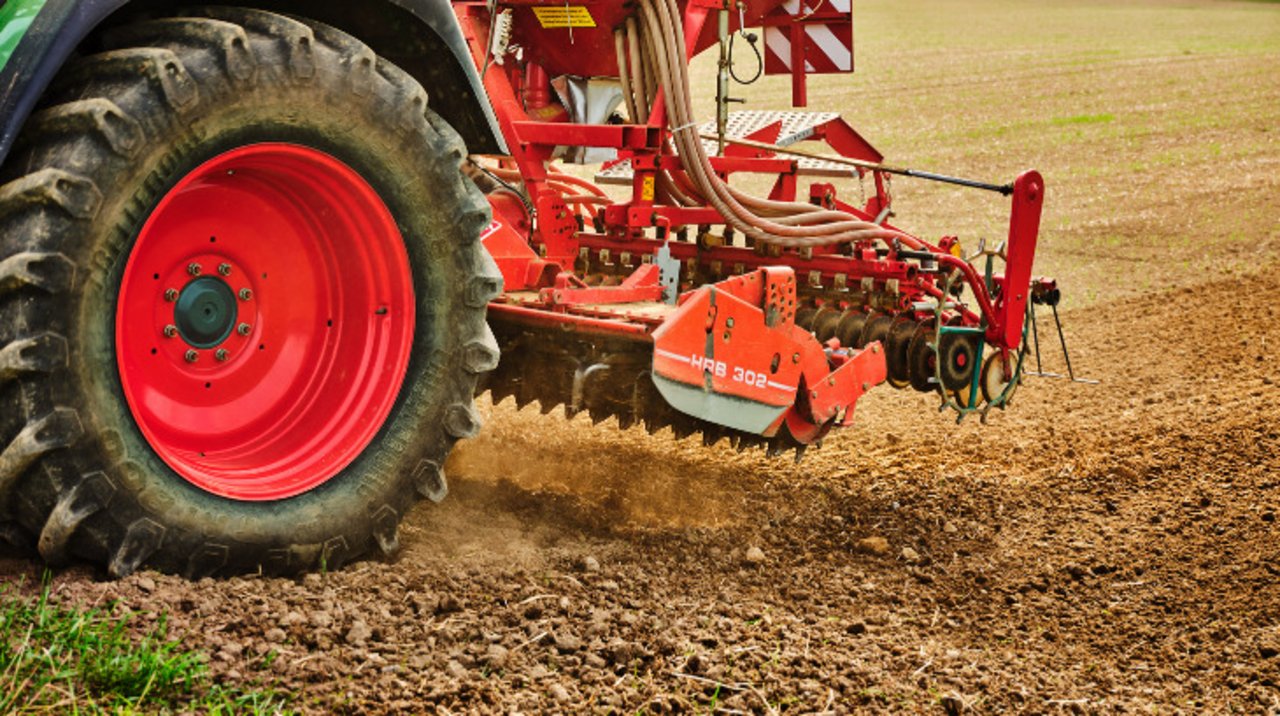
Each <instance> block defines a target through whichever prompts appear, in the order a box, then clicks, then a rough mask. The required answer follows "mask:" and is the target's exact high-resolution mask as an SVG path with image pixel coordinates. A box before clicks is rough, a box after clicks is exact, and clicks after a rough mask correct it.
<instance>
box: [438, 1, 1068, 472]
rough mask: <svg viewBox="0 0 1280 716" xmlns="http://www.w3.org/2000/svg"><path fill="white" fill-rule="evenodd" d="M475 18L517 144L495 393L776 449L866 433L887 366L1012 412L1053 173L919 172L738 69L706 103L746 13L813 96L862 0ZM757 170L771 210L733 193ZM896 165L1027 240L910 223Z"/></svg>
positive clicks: (491, 171) (839, 63)
mask: <svg viewBox="0 0 1280 716" xmlns="http://www.w3.org/2000/svg"><path fill="white" fill-rule="evenodd" d="M454 7H455V11H456V12H457V15H458V17H459V20H460V22H461V24H462V27H463V32H464V35H465V37H466V38H467V40H468V43H469V45H470V47H471V50H472V53H473V56H474V60H475V62H476V64H477V66H478V67H480V68H481V69H482V71H483V78H484V83H485V88H486V90H487V92H488V94H489V97H490V98H491V100H492V101H493V105H494V108H495V111H496V112H497V116H498V121H499V123H500V125H501V127H502V129H503V134H504V136H505V137H506V140H507V146H508V149H509V151H510V154H509V155H506V156H501V157H495V158H493V160H494V161H487V160H484V159H477V166H478V169H479V173H480V174H482V175H488V177H489V178H490V179H491V180H492V181H490V182H488V184H487V186H488V187H489V188H490V192H489V194H488V196H489V200H490V202H491V204H492V205H493V210H494V221H493V224H492V225H491V226H490V227H489V228H488V229H486V231H485V234H484V241H485V245H486V247H487V248H488V250H489V253H490V254H491V255H492V256H493V258H494V259H495V260H496V261H497V263H498V266H499V267H500V269H501V271H502V275H503V280H504V285H505V290H504V293H503V295H502V296H500V297H499V298H498V299H497V300H495V301H494V302H493V303H492V304H491V305H490V309H489V318H490V322H491V324H492V325H493V327H494V331H495V333H496V334H497V336H498V339H499V341H500V343H501V345H502V352H503V359H502V362H501V365H499V367H498V369H497V370H496V371H495V372H494V373H493V375H492V376H491V378H490V381H489V383H488V387H489V389H490V390H491V391H492V392H493V394H494V396H495V398H497V399H502V398H505V397H507V396H514V397H515V399H516V401H517V403H518V404H521V405H523V404H526V403H528V402H531V401H535V400H536V401H538V402H539V403H540V404H541V405H542V407H543V408H544V409H547V410H549V409H550V408H552V407H554V406H556V405H558V404H563V405H564V406H565V410H566V412H567V413H568V414H570V415H572V414H574V413H577V412H580V411H585V412H587V413H589V414H590V415H591V416H592V417H593V418H595V419H597V420H598V419H603V418H605V417H609V416H613V417H616V418H617V419H618V420H619V421H620V422H621V423H622V424H623V425H624V426H625V425H631V424H635V423H644V424H645V425H646V426H647V427H649V428H650V429H656V428H661V427H665V426H668V425H670V426H671V427H672V428H673V429H674V430H675V431H676V433H677V434H678V435H687V434H690V433H693V432H701V433H702V434H703V436H704V438H705V439H706V441H707V442H708V443H712V442H715V441H716V440H717V439H719V438H721V437H728V438H730V439H731V440H733V441H734V442H735V444H737V445H740V446H741V445H752V444H760V445H764V446H767V447H768V449H769V450H771V451H778V450H780V449H784V448H793V447H794V448H798V449H803V448H804V446H806V445H809V444H811V443H813V442H814V441H816V440H819V439H821V438H822V436H823V435H825V434H826V433H827V431H829V430H830V429H831V428H832V427H834V426H838V425H847V424H848V423H849V422H850V421H851V420H852V418H853V411H854V404H855V403H856V401H857V400H858V398H859V397H860V396H862V395H863V394H864V393H866V392H867V391H868V390H869V389H870V388H871V387H872V386H874V385H877V384H879V383H881V382H884V381H886V380H887V381H888V382H889V383H890V384H891V385H894V386H895V387H899V388H902V387H907V386H911V387H913V388H915V389H917V390H921V391H928V392H937V393H938V394H939V395H940V396H941V400H942V402H943V405H944V406H949V407H951V408H953V409H955V410H956V411H958V412H959V413H960V415H961V416H963V415H965V414H968V413H972V412H978V413H980V414H981V415H982V416H983V417H984V418H985V416H986V412H987V410H988V409H989V408H991V407H993V406H995V407H1004V406H1005V405H1006V404H1007V403H1008V401H1009V398H1010V395H1011V393H1012V392H1013V389H1014V388H1015V386H1016V384H1017V382H1018V381H1017V378H1018V377H1019V375H1020V372H1021V363H1022V356H1023V353H1022V350H1021V349H1022V348H1023V347H1024V345H1025V344H1024V342H1023V340H1022V339H1023V335H1022V334H1023V328H1024V317H1025V316H1026V314H1027V311H1028V303H1029V300H1030V298H1031V295H1032V291H1033V288H1035V286H1033V283H1032V278H1031V266H1032V259H1033V255H1034V252H1035V244H1036V237H1037V232H1038V228H1039V222H1040V211H1041V204H1042V199H1043V195H1044V185H1043V182H1042V180H1041V179H1040V176H1039V175H1038V174H1036V173H1035V172H1027V173H1025V174H1023V175H1022V176H1020V177H1018V178H1017V179H1016V180H1015V181H1014V182H1013V183H1011V184H1009V185H1004V186H994V185H989V184H984V183H981V182H972V181H967V180H960V179H954V178H951V177H943V176H938V175H933V174H927V173H922V172H913V171H910V170H903V169H897V168H893V167H889V166H886V165H884V164H883V163H882V160H883V157H882V156H881V155H880V153H879V152H877V151H876V150H875V149H874V148H873V147H872V146H871V144H870V143H869V142H868V141H866V140H865V139H863V137H862V136H861V135H860V134H858V132H857V131H856V130H854V129H853V128H852V127H850V126H849V125H848V124H847V123H845V122H844V121H843V120H842V119H841V118H840V117H839V115H837V114H835V113H831V112H760V111H741V112H733V113H730V112H728V111H727V106H728V104H729V99H728V97H727V93H726V91H725V87H726V86H727V78H728V76H729V71H730V69H731V68H730V67H729V66H728V62H727V61H724V62H722V63H721V74H722V77H721V78H720V79H721V81H720V82H719V84H718V86H719V88H720V90H719V97H718V100H719V101H718V102H717V107H718V109H719V111H718V113H717V114H718V116H717V118H716V120H715V121H709V122H706V123H705V124H703V123H700V122H699V121H698V120H697V119H696V118H695V117H694V116H693V111H692V101H691V97H690V91H689V79H688V64H689V63H688V61H689V59H690V58H691V57H692V56H693V55H695V54H697V53H698V52H700V51H702V50H705V49H707V48H710V47H713V46H716V45H720V46H721V50H722V55H721V57H722V59H725V60H727V59H728V52H729V51H728V43H729V41H730V39H731V38H733V37H734V35H735V34H736V35H737V36H738V37H740V38H741V37H745V32H744V28H745V27H754V26H764V27H765V39H766V48H765V50H766V59H765V68H766V69H767V70H768V71H770V72H788V73H790V74H791V76H792V83H793V100H794V101H795V102H796V103H797V104H803V103H804V98H805V77H806V74H809V73H813V72H847V71H851V70H852V20H851V17H850V12H849V6H848V3H844V4H843V5H841V4H839V3H829V2H819V3H816V5H814V7H809V6H808V5H804V4H802V3H800V2H798V1H797V0H793V1H792V2H789V3H784V4H778V3H775V2H768V1H767V0H756V1H753V2H744V3H738V4H736V5H731V6H726V5H725V4H724V3H719V2H709V1H706V0H689V2H687V3H683V4H679V3H676V2H674V0H643V1H642V2H640V3H638V4H635V5H633V4H630V3H626V4H624V3H609V2H598V3H585V4H578V5H570V6H564V5H555V4H548V3H542V2H519V1H518V0H517V1H515V2H501V3H498V4H497V5H496V6H492V5H489V4H486V3H455V5H454ZM750 39H751V40H754V39H755V38H754V37H751V38H750ZM623 112H625V119H623V118H622V117H621V116H620V114H621V113H623ZM802 141H807V142H817V143H822V144H825V145H826V147H828V149H829V150H830V151H832V152H834V155H833V156H825V155H819V154H816V153H813V152H811V151H803V150H800V149H799V148H797V147H795V145H796V144H798V143H799V142H802ZM557 157H561V158H565V159H566V160H568V161H582V160H584V159H588V160H589V159H591V158H604V165H603V166H604V169H603V171H601V172H600V173H599V174H598V175H597V177H596V179H597V181H598V182H599V183H601V184H622V185H625V186H627V187H628V188H629V194H628V196H625V197H620V198H618V199H617V200H614V199H611V198H609V195H608V194H607V193H606V192H605V191H602V190H601V188H600V187H599V186H598V185H596V184H592V183H589V182H585V181H583V180H581V179H579V178H577V177H576V176H572V175H569V174H566V173H564V172H558V171H556V170H553V169H551V168H550V167H551V164H550V162H551V161H552V160H553V158H557ZM751 174H754V175H765V176H766V177H771V178H772V189H771V190H770V192H769V195H768V197H767V198H757V197H752V196H748V195H746V194H743V193H741V192H739V191H738V190H737V189H735V188H733V187H731V186H730V181H731V179H733V178H736V177H740V176H745V175H751ZM892 174H908V175H914V176H918V177H922V178H924V179H933V180H940V181H949V182H952V183H958V184H964V185H968V186H971V187H975V188H978V189H985V190H990V191H994V192H998V193H999V194H1001V195H1004V196H1008V197H1010V199H1011V202H1012V206H1011V212H1010V219H1009V226H1008V235H1007V239H1005V240H1003V241H1002V242H1001V244H1000V246H999V247H998V248H996V249H993V250H990V251H986V250H979V251H978V253H977V254H976V255H975V256H971V257H967V258H965V257H961V255H960V254H961V249H960V244H959V242H958V240H957V239H956V238H955V237H942V238H940V239H938V240H937V241H929V240H926V239H923V238H920V237H917V236H914V235H911V234H908V233H906V232H905V231H903V230H901V229H899V228H898V227H896V226H893V225H891V224H890V223H888V222H887V218H889V217H890V216H891V215H892V209H893V197H892V195H891V193H890V186H891V185H890V183H889V182H888V177H889V176H890V175H892ZM841 177H843V178H850V179H854V178H856V179H859V180H862V179H864V178H867V177H869V178H870V180H871V182H872V184H873V185H874V187H875V193H874V195H872V196H870V197H868V198H867V199H866V201H865V204H862V205H860V206H854V205H851V204H849V203H846V201H844V200H842V199H841V198H839V197H838V196H837V193H836V188H835V186H834V185H833V184H832V183H831V180H832V179H834V178H841ZM806 182H807V185H806ZM976 257H980V258H981V260H980V261H976V268H975V261H974V259H975V258H976ZM997 269H998V270H997ZM1038 285H1040V284H1036V286H1038Z"/></svg>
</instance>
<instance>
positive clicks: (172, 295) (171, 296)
mask: <svg viewBox="0 0 1280 716" xmlns="http://www.w3.org/2000/svg"><path fill="white" fill-rule="evenodd" d="M164 300H166V301H168V302H169V303H173V302H174V301H176V300H178V289H176V288H166V289H165V290H164Z"/></svg>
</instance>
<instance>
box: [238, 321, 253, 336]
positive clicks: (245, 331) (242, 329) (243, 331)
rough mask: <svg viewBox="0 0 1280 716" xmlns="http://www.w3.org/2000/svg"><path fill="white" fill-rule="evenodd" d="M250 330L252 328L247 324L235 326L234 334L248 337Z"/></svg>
mask: <svg viewBox="0 0 1280 716" xmlns="http://www.w3.org/2000/svg"><path fill="white" fill-rule="evenodd" d="M252 330H253V326H250V325H249V324H248V323H241V324H240V325H239V326H236V332H237V333H239V334H240V335H242V336H247V335H249V333H250V331H252Z"/></svg>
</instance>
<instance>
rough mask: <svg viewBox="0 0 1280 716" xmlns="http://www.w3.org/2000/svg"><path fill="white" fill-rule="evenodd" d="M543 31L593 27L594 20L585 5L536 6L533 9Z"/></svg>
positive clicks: (594, 24)
mask: <svg viewBox="0 0 1280 716" xmlns="http://www.w3.org/2000/svg"><path fill="white" fill-rule="evenodd" d="M533 14H534V15H535V16H536V17H537V18H538V24H539V25H541V26H542V27H543V29H546V30H550V29H554V28H558V27H595V26H596V20H595V18H593V17H591V11H590V10H588V9H587V8H586V6H585V5H538V6H535V7H534V8H533Z"/></svg>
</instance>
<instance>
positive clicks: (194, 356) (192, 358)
mask: <svg viewBox="0 0 1280 716" xmlns="http://www.w3.org/2000/svg"><path fill="white" fill-rule="evenodd" d="M183 357H184V358H186V359H187V362H188V363H195V362H196V360H198V359H199V358H200V354H199V353H196V352H195V351H187V354H186V355H185V356H183Z"/></svg>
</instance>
